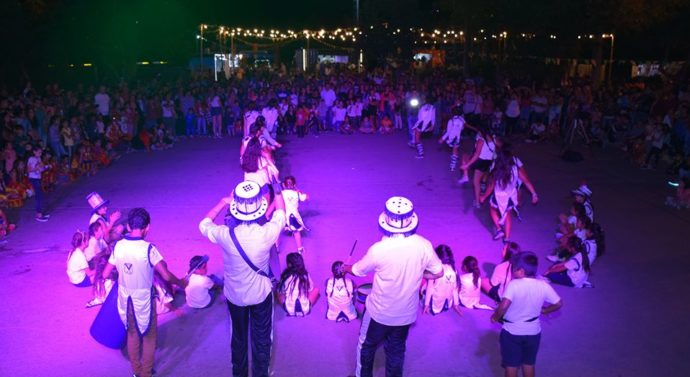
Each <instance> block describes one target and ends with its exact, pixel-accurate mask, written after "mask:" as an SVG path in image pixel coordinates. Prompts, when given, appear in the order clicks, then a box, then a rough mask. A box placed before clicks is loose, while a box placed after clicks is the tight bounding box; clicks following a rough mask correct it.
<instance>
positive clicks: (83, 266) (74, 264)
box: [67, 231, 95, 288]
mask: <svg viewBox="0 0 690 377" xmlns="http://www.w3.org/2000/svg"><path fill="white" fill-rule="evenodd" d="M87 244H88V237H87V235H86V233H84V232H81V231H78V232H76V233H74V236H72V247H73V249H72V251H70V253H69V255H68V256H67V277H68V278H69V282H70V283H72V284H74V285H75V286H76V287H80V288H81V287H89V286H91V284H93V276H94V272H95V271H94V270H93V269H91V268H89V263H88V262H87V261H86V256H85V255H84V251H83V250H84V249H85V248H86V245H87Z"/></svg>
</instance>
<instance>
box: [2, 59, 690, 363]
mask: <svg viewBox="0 0 690 377" xmlns="http://www.w3.org/2000/svg"><path fill="white" fill-rule="evenodd" d="M0 97H1V98H0V113H2V116H0V119H1V120H2V124H1V127H2V139H3V140H2V141H3V142H4V144H5V149H4V150H3V153H2V154H1V155H2V156H3V160H4V162H5V163H4V164H2V166H3V169H4V170H3V178H4V179H3V180H1V181H2V185H3V195H2V196H0V199H3V200H4V201H2V202H0V205H6V206H10V207H16V206H18V205H19V206H21V204H22V203H23V201H24V200H26V199H27V198H28V197H30V196H34V197H35V198H36V219H37V220H38V221H47V220H48V218H49V214H48V213H47V212H48V211H47V209H46V208H45V203H44V202H43V200H42V199H43V198H42V193H43V192H44V191H49V190H51V189H53V188H54V186H55V184H57V183H59V182H67V181H70V180H74V179H77V178H78V177H79V176H80V175H92V174H95V173H96V171H97V170H98V168H100V167H104V166H107V165H108V164H109V163H110V162H111V161H113V160H114V159H115V158H117V156H118V154H119V153H122V152H126V151H129V150H132V149H145V150H152V149H165V148H168V147H169V146H171V145H172V144H173V143H174V142H175V141H176V140H177V139H178V138H180V137H189V138H193V137H215V138H222V137H225V136H234V137H238V138H240V139H241V148H240V167H241V169H242V171H243V172H244V182H242V183H240V184H238V185H237V186H236V187H235V189H234V190H233V194H232V195H231V196H230V197H227V198H223V199H222V200H220V202H219V203H218V204H217V205H216V206H214V207H213V208H211V210H209V212H208V214H207V215H206V216H205V218H204V219H203V220H202V221H201V223H200V224H199V229H200V231H201V233H202V234H203V235H204V236H205V237H206V238H208V239H209V241H210V242H212V243H214V244H217V245H219V246H220V247H221V249H222V256H223V266H224V274H223V275H224V276H223V279H222V280H220V279H216V278H215V277H212V276H207V273H208V271H207V268H206V263H207V262H208V257H206V256H194V257H192V258H191V260H190V264H189V270H188V272H187V276H186V277H185V278H183V279H181V278H178V277H177V276H176V275H174V274H172V273H170V271H168V269H167V265H166V263H165V261H164V259H163V257H162V256H161V253H160V252H159V251H158V250H157V249H156V248H155V246H153V244H151V243H150V242H148V241H145V237H146V235H147V231H148V226H149V224H150V221H151V219H150V216H149V215H148V213H147V212H146V211H145V210H144V209H141V208H139V209H135V210H132V211H131V212H130V213H129V214H128V216H127V219H126V221H124V222H121V221H120V214H119V212H113V213H111V214H110V215H108V212H107V204H108V203H107V201H104V200H103V199H102V198H100V196H98V195H97V194H95V195H93V194H92V195H90V196H89V198H88V201H89V204H90V205H91V207H92V209H93V213H92V217H91V219H90V221H89V228H88V233H86V232H77V233H76V234H74V236H73V239H72V246H73V250H72V251H71V252H70V253H69V256H68V263H67V273H68V277H69V281H70V282H71V283H72V284H74V285H75V286H78V287H84V286H90V287H93V288H92V289H93V292H94V297H93V300H91V301H89V302H88V303H87V307H92V306H96V305H100V304H102V303H104V302H105V300H106V297H107V296H108V294H109V292H110V291H111V290H113V289H115V288H114V287H117V288H116V292H117V295H118V301H117V302H118V306H117V309H118V313H119V316H120V318H121V319H122V322H123V326H125V327H126V328H127V331H128V341H127V344H128V348H129V351H130V357H131V361H132V368H133V369H134V373H135V375H137V376H149V375H150V374H151V372H152V367H153V350H154V349H155V337H156V334H155V326H156V321H155V314H156V313H161V312H164V311H166V309H165V308H166V307H167V308H168V310H169V305H170V303H171V302H172V295H173V294H174V292H175V291H174V289H173V287H172V285H173V284H174V285H177V286H179V287H182V288H184V290H185V293H186V302H187V304H188V305H189V306H190V307H193V308H205V307H209V306H210V305H213V303H214V302H215V297H216V296H217V295H218V291H219V289H220V288H221V287H222V291H223V295H224V297H225V299H226V303H227V306H228V310H229V313H230V317H231V320H232V327H233V331H232V344H231V348H232V364H233V374H234V375H247V373H248V370H249V368H250V366H249V362H248V357H247V355H248V344H249V342H250V336H251V344H252V348H251V349H252V366H251V369H252V370H253V372H252V375H255V376H264V375H267V374H268V364H269V361H270V355H271V352H270V349H271V342H272V339H271V329H272V319H273V318H272V312H273V305H274V300H276V301H278V302H279V304H280V306H281V307H282V308H283V309H284V310H285V313H286V314H287V315H288V316H297V317H299V316H305V315H308V314H309V313H310V312H311V308H313V307H314V305H315V304H317V302H318V301H317V300H318V298H319V296H320V294H321V292H320V291H319V289H318V288H316V284H314V282H313V281H312V279H311V277H310V274H309V272H308V270H307V267H306V266H305V262H304V259H303V256H302V255H303V253H304V252H305V246H304V244H303V241H302V237H301V234H302V232H304V231H308V230H309V228H308V227H307V226H306V225H305V222H304V219H303V218H302V216H301V215H300V214H299V203H300V202H303V201H305V200H307V199H308V195H306V194H305V193H304V192H302V191H300V190H299V189H298V188H297V180H296V179H295V177H292V176H285V177H283V176H281V174H280V171H279V170H278V168H277V166H278V165H277V164H276V161H275V156H274V153H273V151H274V150H276V149H278V148H281V147H282V144H281V143H280V142H279V140H281V138H282V137H284V136H283V135H286V134H296V135H297V136H298V137H299V138H301V137H306V136H307V135H310V136H314V137H317V136H318V135H319V134H321V133H323V132H335V133H341V134H344V135H347V134H351V133H353V132H361V133H381V134H388V133H391V132H394V131H396V130H398V131H401V132H406V133H407V134H408V142H409V146H410V147H413V148H414V151H415V152H416V153H415V156H416V157H417V158H424V143H425V139H426V138H427V137H426V136H427V135H429V134H432V135H434V136H435V137H437V138H438V142H439V143H446V144H447V145H448V146H449V148H450V150H451V152H450V162H449V169H450V170H451V171H456V170H460V171H461V172H462V175H461V176H460V180H459V182H460V183H462V184H464V183H470V182H471V184H472V187H473V198H474V201H473V205H474V206H475V207H476V208H481V206H482V205H483V203H486V202H487V201H488V202H489V203H490V206H489V207H490V208H489V211H490V216H491V219H492V221H493V224H494V227H495V231H494V234H493V237H494V239H496V240H501V241H503V244H504V252H503V257H502V259H501V260H500V261H497V262H498V263H497V265H496V267H495V269H494V271H493V274H492V276H491V277H488V278H487V277H482V276H481V273H480V271H479V268H478V266H479V261H478V260H477V258H475V257H474V256H471V255H468V256H465V257H464V258H463V259H462V263H461V266H460V269H459V270H458V269H456V265H455V257H454V255H453V252H452V250H451V248H450V247H449V246H447V245H443V244H441V245H437V246H436V247H433V246H432V245H431V243H430V242H429V241H427V240H426V239H424V238H423V237H421V236H420V235H418V234H416V229H417V225H418V222H419V218H418V217H417V215H416V213H415V212H414V209H413V205H412V203H411V202H410V201H409V200H408V199H406V198H404V197H394V198H391V199H390V200H389V201H387V202H386V210H385V211H384V213H382V214H381V216H380V217H379V219H378V227H379V229H380V230H381V231H382V232H383V233H384V236H385V237H384V239H383V240H382V241H380V242H377V243H376V244H374V245H373V246H371V247H370V248H369V250H368V251H367V253H366V255H365V256H364V257H363V258H362V259H361V260H360V261H357V262H356V263H354V264H351V265H350V264H348V263H343V262H340V261H337V262H335V263H334V264H333V265H332V266H331V272H332V277H331V278H329V279H328V282H327V284H326V289H325V291H324V292H323V293H324V295H325V297H326V305H327V307H328V310H327V318H328V319H330V320H335V321H339V322H350V321H352V320H354V319H355V318H357V317H360V318H362V325H361V326H362V327H361V334H360V339H359V344H358V347H357V375H358V376H370V375H371V373H372V366H373V356H374V353H375V350H376V347H377V346H378V345H379V344H380V343H381V342H383V341H385V342H386V344H387V346H386V369H387V371H390V375H401V374H402V368H403V363H404V353H405V341H406V338H407V334H408V331H409V328H410V325H411V324H412V323H414V322H415V320H416V317H417V313H418V312H419V311H421V312H422V313H425V314H431V315H438V314H440V313H442V312H444V311H447V310H450V309H453V310H454V311H456V312H458V313H462V309H461V308H463V307H464V308H466V309H487V310H495V313H494V315H493V317H492V318H493V319H494V320H496V321H502V322H503V323H504V324H503V327H504V332H505V335H504V332H502V333H501V347H502V356H503V361H504V366H505V367H506V373H507V375H514V374H509V373H516V370H517V369H518V368H523V371H524V372H525V373H529V370H530V368H532V373H533V366H534V362H535V357H536V350H537V349H538V336H539V334H540V328H539V323H538V317H539V314H540V313H549V312H551V311H553V310H556V309H558V308H559V307H560V305H561V304H560V298H559V297H558V295H557V294H556V293H555V291H554V290H553V289H552V288H551V287H550V285H549V284H548V283H547V282H549V281H550V282H553V283H556V284H563V285H567V286H573V287H587V286H591V283H590V282H589V277H588V274H589V272H590V269H591V266H592V263H593V262H594V260H595V259H596V258H598V257H599V256H601V255H602V254H603V252H604V249H605V248H604V244H603V231H602V228H601V226H599V225H598V224H597V223H595V222H594V221H593V216H594V214H593V207H592V205H591V196H592V192H591V190H590V189H589V187H587V186H586V185H582V186H580V187H578V188H577V189H576V190H573V199H574V201H573V205H572V208H571V209H570V210H569V213H568V214H566V215H562V216H561V217H560V218H559V223H558V229H557V248H556V251H555V252H554V255H553V256H550V258H549V259H550V260H551V261H553V262H554V263H555V264H554V265H552V266H550V267H549V268H548V269H547V271H546V273H545V274H544V277H537V264H538V262H537V260H536V257H535V256H534V254H533V253H529V252H525V251H523V250H521V248H520V246H519V245H517V244H516V243H515V242H512V241H511V238H510V236H511V232H512V217H513V216H517V217H518V218H519V208H520V204H521V201H522V199H521V191H523V190H521V188H522V187H525V189H526V191H528V192H529V193H530V195H531V202H532V203H533V204H536V203H537V202H538V201H539V197H538V195H537V192H536V189H535V187H534V185H533V184H532V183H531V181H530V179H529V176H528V175H527V172H526V169H525V167H524V165H523V163H522V161H521V160H520V159H519V158H518V157H517V156H515V155H514V154H513V148H512V147H511V142H519V141H520V140H525V141H526V142H529V143H534V142H543V141H546V140H551V141H558V142H560V143H563V145H564V146H565V147H566V148H565V149H567V147H568V146H569V145H572V144H573V143H587V144H597V143H598V144H600V145H601V146H602V147H608V146H609V145H611V144H615V145H618V146H620V147H621V148H622V149H624V150H625V151H627V152H628V153H629V155H630V157H631V160H632V161H633V162H634V163H637V164H639V165H640V167H643V168H655V167H658V166H660V164H661V163H662V162H664V167H666V168H667V169H669V174H671V175H676V174H678V175H679V179H675V178H673V179H672V180H671V183H674V184H675V185H676V186H677V195H676V196H675V197H673V198H671V199H669V200H668V201H667V202H668V203H669V204H670V205H674V206H676V207H682V206H687V204H688V203H690V194H689V193H690V186H688V184H690V181H689V180H690V176H689V175H688V172H690V166H688V164H689V163H690V158H689V157H688V156H689V155H690V123H689V122H688V112H687V110H688V104H689V101H690V91H688V88H687V87H679V86H677V85H676V86H673V85H671V84H664V85H661V86H659V87H654V86H650V85H646V86H641V85H626V86H621V87H620V88H616V89H609V88H601V89H596V90H595V89H592V87H591V86H589V85H588V84H587V83H584V82H576V83H572V82H564V83H562V85H561V86H559V87H547V86H544V87H536V86H534V85H532V83H530V82H528V81H527V80H521V79H510V80H508V79H506V80H498V81H497V82H492V83H488V82H484V80H482V79H481V78H459V77H457V76H455V75H454V74H452V73H449V72H446V71H441V70H433V71H428V72H423V73H421V74H418V73H417V72H413V71H408V70H393V69H375V70H371V71H368V72H364V73H358V72H352V71H346V70H334V71H332V73H331V74H330V75H325V76H324V75H312V74H302V73H294V74H293V73H287V72H284V71H276V72H272V71H263V70H259V71H257V72H255V73H253V74H250V75H247V76H245V77H242V78H239V77H234V78H232V79H231V80H230V81H228V82H225V83H222V84H218V83H213V82H210V81H207V80H205V79H203V78H196V79H191V80H188V81H179V82H170V83H168V82H158V81H156V80H153V81H152V82H150V83H146V84H143V83H138V84H136V85H129V84H124V83H123V84H120V85H117V86H113V87H111V88H106V87H103V86H102V87H100V88H98V89H95V88H84V87H81V86H79V87H76V88H74V89H71V90H63V89H61V88H60V87H59V86H57V85H50V86H48V87H46V89H45V91H43V92H41V93H38V92H37V91H36V90H34V89H33V88H32V87H31V86H30V85H27V87H26V88H25V89H24V90H23V91H22V92H18V93H13V94H10V93H8V92H3V93H1V95H0ZM464 138H473V139H474V142H473V144H474V149H473V151H471V153H466V154H465V155H461V153H460V152H461V151H460V145H461V142H462V139H464ZM19 199H21V200H19ZM18 203H19V204H18ZM224 211H226V212H227V213H225V212H224ZM221 213H223V214H224V215H225V216H224V217H223V218H222V220H221V221H217V220H216V219H217V218H218V217H219V215H220V214H221ZM0 220H2V224H0V227H3V229H5V230H4V231H5V234H6V232H9V231H10V230H11V229H13V226H12V224H10V222H9V221H8V220H7V218H6V217H5V216H4V214H3V216H0ZM283 234H289V235H291V236H292V237H293V238H294V240H295V250H296V251H295V252H291V253H285V254H281V255H285V266H286V267H285V269H284V271H282V273H281V274H280V275H279V276H274V275H273V273H272V271H271V270H270V268H269V263H268V261H269V257H270V253H272V252H277V251H278V250H277V247H276V245H277V241H278V238H279V237H280V236H281V235H283ZM142 256H146V258H144V260H143V261H144V262H147V263H143V262H142V258H141V257H142ZM403 263H407V266H410V265H413V266H415V268H413V269H407V268H402V266H403ZM133 266H134V267H133ZM133 268H134V269H135V270H136V271H137V272H135V273H134V275H132V274H130V272H131V271H132V269H133ZM124 271H128V272H127V273H126V274H123V272H124ZM370 273H373V275H374V276H373V285H372V287H371V292H368V294H367V297H366V304H365V307H366V310H365V311H364V313H361V311H360V312H359V313H358V311H357V310H355V305H354V304H355V298H356V296H357V294H358V287H357V286H356V285H355V284H354V282H353V280H352V279H350V278H348V277H347V274H353V275H356V276H365V275H367V274H370ZM132 276H135V277H132ZM518 280H519V281H520V283H518V284H513V282H515V281H518ZM152 287H155V289H156V291H158V292H159V295H158V298H157V299H154V298H152V297H151V296H150V291H151V288H152ZM146 292H148V293H146ZM529 292H532V293H534V292H538V295H537V296H533V297H532V296H530V297H532V298H531V299H529V300H528V299H526V298H525V297H527V296H529ZM482 294H483V295H484V296H483V295H482ZM485 297H486V298H485ZM487 299H488V300H487ZM153 300H155V301H153ZM486 301H488V302H489V303H488V304H487V303H486ZM543 303H547V304H548V305H547V306H545V307H544V308H542V304H543ZM149 319H151V320H149ZM250 329H251V330H250ZM142 336H143V337H142ZM524 336H526V337H528V339H527V343H528V346H527V347H528V348H529V352H527V351H524V350H523V349H521V348H520V346H516V342H517V340H516V337H524ZM142 339H143V343H139V340H142ZM535 344H536V347H535ZM142 348H143V351H142ZM140 354H141V358H138V357H139V355H140ZM135 355H136V357H135ZM516 355H518V356H516ZM519 355H522V357H519Z"/></svg>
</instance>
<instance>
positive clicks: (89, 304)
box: [86, 297, 103, 308]
mask: <svg viewBox="0 0 690 377" xmlns="http://www.w3.org/2000/svg"><path fill="white" fill-rule="evenodd" d="M98 305H103V299H101V298H98V297H95V298H94V299H93V300H91V301H89V302H87V303H86V307H87V308H93V307H94V306H98Z"/></svg>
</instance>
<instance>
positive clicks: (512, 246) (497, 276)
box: [486, 242, 520, 302]
mask: <svg viewBox="0 0 690 377" xmlns="http://www.w3.org/2000/svg"><path fill="white" fill-rule="evenodd" d="M519 252H520V245H518V244H517V243H515V242H507V243H506V244H505V246H504V247H503V260H502V261H501V263H499V264H497V265H496V267H494V271H493V272H492V273H491V279H490V280H489V283H490V284H491V287H490V288H489V291H488V292H486V294H487V295H488V296H489V297H491V298H492V299H493V300H494V301H496V302H501V299H502V298H503V292H504V291H505V289H506V286H507V285H508V283H510V281H511V280H512V279H513V274H512V271H511V269H510V267H511V265H510V259H511V258H512V257H513V255H515V254H517V253H519Z"/></svg>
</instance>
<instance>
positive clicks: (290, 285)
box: [281, 275, 314, 316]
mask: <svg viewBox="0 0 690 377" xmlns="http://www.w3.org/2000/svg"><path fill="white" fill-rule="evenodd" d="M313 290H314V283H313V282H312V281H311V277H309V285H308V287H307V294H301V293H300V291H299V281H298V280H297V277H296V276H294V275H293V276H290V277H288V278H287V279H286V280H285V283H284V284H283V286H282V287H281V293H282V294H284V295H285V310H286V311H287V313H288V315H290V316H294V315H298V316H303V315H307V314H309V312H310V311H311V303H310V302H309V293H308V292H311V291H313ZM297 301H299V304H300V306H301V307H302V311H301V312H300V313H296V312H295V307H296V306H297Z"/></svg>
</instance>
